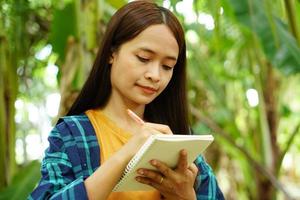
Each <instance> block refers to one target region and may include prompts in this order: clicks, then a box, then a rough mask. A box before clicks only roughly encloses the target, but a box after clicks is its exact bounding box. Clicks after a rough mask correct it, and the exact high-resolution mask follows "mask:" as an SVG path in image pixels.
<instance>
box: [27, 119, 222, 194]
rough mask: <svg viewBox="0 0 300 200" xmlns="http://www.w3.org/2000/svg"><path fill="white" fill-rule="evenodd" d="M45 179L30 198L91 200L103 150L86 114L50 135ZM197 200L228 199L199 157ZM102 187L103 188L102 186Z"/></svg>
mask: <svg viewBox="0 0 300 200" xmlns="http://www.w3.org/2000/svg"><path fill="white" fill-rule="evenodd" d="M48 140H49V143H50V145H49V148H48V149H47V150H46V151H45V157H44V159H43V161H42V165H41V173H42V178H41V180H40V182H39V184H38V186H37V187H36V188H35V190H34V191H33V192H32V193H31V195H30V196H29V197H28V199H63V200H64V199H72V200H73V199H88V197H87V192H86V189H85V185H84V180H85V179H86V178H87V177H89V176H90V175H91V174H93V172H94V171H95V170H96V169H97V168H98V167H99V163H100V148H99V144H98V140H97V137H96V134H95V131H94V128H93V126H92V124H91V123H90V121H89V119H88V117H87V116H86V115H77V116H67V117H63V118H61V119H60V121H59V123H58V124H57V125H56V126H55V127H54V129H53V130H52V131H51V133H50V135H49V138H48ZM195 164H196V165H197V166H198V168H199V171H200V173H199V175H198V176H197V181H196V183H197V184H195V191H196V193H197V199H224V197H223V194H222V192H221V190H220V188H219V187H218V184H217V181H216V178H215V176H214V174H213V172H212V169H211V168H210V166H209V165H208V164H207V163H206V162H205V161H204V159H203V158H202V156H199V157H198V158H197V159H196V161H195ZM99 188H100V187H99Z"/></svg>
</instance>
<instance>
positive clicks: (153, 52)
mask: <svg viewBox="0 0 300 200" xmlns="http://www.w3.org/2000/svg"><path fill="white" fill-rule="evenodd" d="M139 49H140V50H142V51H146V52H149V53H152V54H155V51H153V50H151V49H149V48H145V47H141V48H139ZM166 58H167V59H169V60H174V61H177V58H176V57H174V56H166Z"/></svg>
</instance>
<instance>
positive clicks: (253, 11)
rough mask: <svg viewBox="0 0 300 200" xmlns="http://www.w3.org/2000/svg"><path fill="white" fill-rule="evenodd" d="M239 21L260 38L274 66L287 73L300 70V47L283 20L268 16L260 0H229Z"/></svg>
mask: <svg viewBox="0 0 300 200" xmlns="http://www.w3.org/2000/svg"><path fill="white" fill-rule="evenodd" d="M229 2H230V3H231V6H232V8H233V10H234V13H235V16H236V18H237V20H238V21H239V23H240V24H241V25H243V26H246V27H247V28H248V29H250V30H251V31H252V32H253V33H254V34H255V35H256V37H257V38H258V39H259V41H260V44H261V46H262V49H263V51H264V53H265V55H266V57H267V58H268V60H269V61H270V62H271V63H272V65H273V66H274V67H277V68H278V69H280V70H281V71H282V72H283V73H285V74H286V75H289V74H293V73H299V72H300V57H299V55H300V48H299V46H297V41H296V40H295V38H294V37H293V36H292V34H291V33H290V32H289V31H288V27H287V26H286V25H285V24H284V23H283V21H282V20H281V19H279V18H276V17H274V16H272V15H271V16H267V15H266V13H268V10H267V8H265V7H264V5H262V4H261V2H260V1H258V0H252V1H240V0H229Z"/></svg>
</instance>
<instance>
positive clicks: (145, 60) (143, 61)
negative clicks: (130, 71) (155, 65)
mask: <svg viewBox="0 0 300 200" xmlns="http://www.w3.org/2000/svg"><path fill="white" fill-rule="evenodd" d="M136 57H137V59H138V60H139V61H141V62H142V63H146V62H148V61H149V60H150V59H148V58H144V57H141V56H136Z"/></svg>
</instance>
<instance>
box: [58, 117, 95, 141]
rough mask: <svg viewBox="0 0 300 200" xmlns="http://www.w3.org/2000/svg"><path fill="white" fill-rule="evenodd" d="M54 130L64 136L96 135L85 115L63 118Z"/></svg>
mask: <svg viewBox="0 0 300 200" xmlns="http://www.w3.org/2000/svg"><path fill="white" fill-rule="evenodd" d="M54 129H57V130H58V131H59V132H60V133H61V134H62V135H70V134H72V135H73V136H88V135H94V128H93V126H92V124H91V122H90V120H89V118H88V117H87V116H86V115H85V114H81V115H71V116H64V117H61V118H59V120H58V122H57V124H56V126H55V127H54Z"/></svg>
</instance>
